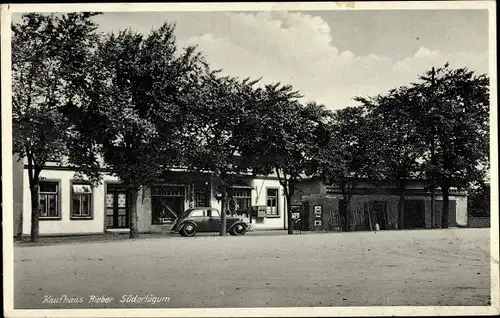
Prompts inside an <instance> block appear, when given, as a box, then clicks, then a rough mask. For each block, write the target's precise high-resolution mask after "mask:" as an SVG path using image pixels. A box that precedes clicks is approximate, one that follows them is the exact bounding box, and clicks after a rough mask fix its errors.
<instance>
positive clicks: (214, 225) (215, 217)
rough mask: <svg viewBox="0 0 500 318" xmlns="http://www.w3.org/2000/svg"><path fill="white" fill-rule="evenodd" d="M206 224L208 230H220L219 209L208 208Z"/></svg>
mask: <svg viewBox="0 0 500 318" xmlns="http://www.w3.org/2000/svg"><path fill="white" fill-rule="evenodd" d="M208 224H209V228H210V230H209V231H210V232H218V231H220V225H221V220H220V214H219V211H217V210H216V209H210V210H208Z"/></svg>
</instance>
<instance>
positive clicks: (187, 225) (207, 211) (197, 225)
mask: <svg viewBox="0 0 500 318" xmlns="http://www.w3.org/2000/svg"><path fill="white" fill-rule="evenodd" d="M220 227H221V217H220V213H219V210H217V209H215V208H209V207H196V208H191V209H188V210H186V211H185V212H184V213H183V214H182V215H181V216H180V217H178V218H176V219H175V221H174V224H173V226H172V229H171V230H170V232H171V233H175V232H178V233H179V234H180V235H182V236H194V235H195V234H196V232H219V231H220ZM247 228H248V225H247V224H246V223H245V222H244V221H243V220H241V219H240V218H239V217H233V216H227V217H226V230H227V232H229V234H231V235H245V233H246V231H247Z"/></svg>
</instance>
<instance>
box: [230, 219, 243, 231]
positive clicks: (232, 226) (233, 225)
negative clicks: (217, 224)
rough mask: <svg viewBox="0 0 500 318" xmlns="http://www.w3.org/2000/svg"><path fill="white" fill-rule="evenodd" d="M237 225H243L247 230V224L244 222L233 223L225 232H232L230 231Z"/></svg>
mask: <svg viewBox="0 0 500 318" xmlns="http://www.w3.org/2000/svg"><path fill="white" fill-rule="evenodd" d="M238 224H241V225H243V226H244V227H245V228H247V229H248V224H246V223H245V221H236V222H234V223H233V224H232V225H231V227H230V228H229V229H227V230H228V231H231V230H232V229H233V228H234V227H235V226H236V225H238Z"/></svg>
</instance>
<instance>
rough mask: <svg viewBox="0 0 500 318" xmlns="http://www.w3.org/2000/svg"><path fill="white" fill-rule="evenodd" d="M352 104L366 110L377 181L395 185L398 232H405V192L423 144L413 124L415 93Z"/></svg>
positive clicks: (398, 91) (394, 91) (407, 90)
mask: <svg viewBox="0 0 500 318" xmlns="http://www.w3.org/2000/svg"><path fill="white" fill-rule="evenodd" d="M355 100H357V101H359V102H361V103H362V104H363V105H364V106H365V107H367V109H368V111H369V114H368V116H369V118H368V120H369V121H372V125H373V126H374V127H376V128H375V129H374V130H373V131H372V138H371V142H373V143H375V144H376V145H377V146H376V149H378V154H379V155H378V157H379V158H380V159H381V167H380V168H381V171H380V172H381V173H382V175H381V177H382V178H383V179H384V180H387V181H389V182H394V183H396V185H397V188H398V193H399V202H398V228H400V229H402V228H405V224H404V202H405V190H406V186H407V183H408V180H409V179H411V178H413V177H415V176H416V174H417V173H418V169H419V168H420V165H419V162H418V159H419V158H421V157H422V152H423V141H422V138H421V136H420V135H419V131H418V126H417V124H416V120H417V118H418V114H416V113H415V110H416V109H417V105H418V103H419V101H420V98H419V96H418V94H417V91H416V90H414V89H411V88H408V87H404V86H403V87H399V88H397V89H392V90H390V91H389V92H388V93H387V94H385V95H378V96H375V97H372V98H369V99H365V98H361V97H358V98H356V99H355Z"/></svg>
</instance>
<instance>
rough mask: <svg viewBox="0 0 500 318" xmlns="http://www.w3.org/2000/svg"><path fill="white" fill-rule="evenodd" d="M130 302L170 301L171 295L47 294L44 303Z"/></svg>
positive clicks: (152, 303)
mask: <svg viewBox="0 0 500 318" xmlns="http://www.w3.org/2000/svg"><path fill="white" fill-rule="evenodd" d="M115 302H119V303H130V304H151V305H154V304H156V303H168V302H170V297H167V296H156V295H154V294H146V295H139V294H127V295H122V296H120V297H119V298H115V297H109V296H105V295H89V296H88V297H75V296H70V295H60V296H53V295H45V296H44V298H43V301H42V303H44V304H83V303H88V304H111V303H115Z"/></svg>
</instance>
